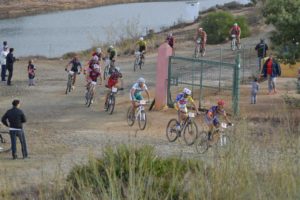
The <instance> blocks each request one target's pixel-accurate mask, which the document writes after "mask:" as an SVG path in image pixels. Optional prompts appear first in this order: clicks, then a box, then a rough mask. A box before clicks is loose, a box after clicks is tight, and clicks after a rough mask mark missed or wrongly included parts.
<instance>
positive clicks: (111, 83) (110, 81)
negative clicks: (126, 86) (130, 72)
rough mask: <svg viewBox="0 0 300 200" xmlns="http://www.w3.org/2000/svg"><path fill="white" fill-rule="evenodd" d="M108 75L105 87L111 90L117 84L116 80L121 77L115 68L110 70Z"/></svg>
mask: <svg viewBox="0 0 300 200" xmlns="http://www.w3.org/2000/svg"><path fill="white" fill-rule="evenodd" d="M108 74H109V76H110V77H109V79H108V82H107V86H108V88H112V87H113V86H115V85H116V84H117V83H118V79H119V78H121V77H122V74H121V73H120V72H119V71H118V70H117V69H116V68H110V69H109V71H108Z"/></svg>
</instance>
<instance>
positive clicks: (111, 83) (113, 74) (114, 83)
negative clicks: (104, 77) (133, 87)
mask: <svg viewBox="0 0 300 200" xmlns="http://www.w3.org/2000/svg"><path fill="white" fill-rule="evenodd" d="M108 75H109V78H108V82H107V85H106V86H105V87H107V88H109V92H108V93H107V94H106V97H105V105H104V107H105V108H106V107H107V105H106V103H107V98H108V96H109V95H110V90H111V88H112V87H116V88H118V89H119V90H123V88H122V87H120V85H119V78H122V73H121V72H120V68H119V67H116V66H115V61H114V60H112V63H111V65H110V68H109V71H108Z"/></svg>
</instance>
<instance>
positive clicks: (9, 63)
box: [6, 48, 16, 85]
mask: <svg viewBox="0 0 300 200" xmlns="http://www.w3.org/2000/svg"><path fill="white" fill-rule="evenodd" d="M13 52H14V48H10V49H9V53H8V54H7V56H6V69H7V70H8V78H7V85H11V78H12V76H13V70H14V62H15V61H16V58H15V57H14V55H13Z"/></svg>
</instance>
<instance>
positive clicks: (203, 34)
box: [194, 27, 207, 49]
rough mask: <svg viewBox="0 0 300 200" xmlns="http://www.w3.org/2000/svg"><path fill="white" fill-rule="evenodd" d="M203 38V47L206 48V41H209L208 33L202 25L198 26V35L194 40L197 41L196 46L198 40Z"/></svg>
mask: <svg viewBox="0 0 300 200" xmlns="http://www.w3.org/2000/svg"><path fill="white" fill-rule="evenodd" d="M199 38H200V39H201V48H202V49H205V47H206V41H207V34H206V32H205V31H204V30H203V28H202V27H200V28H198V29H197V31H196V35H195V37H194V41H195V48H197V45H198V44H197V40H198V39H199Z"/></svg>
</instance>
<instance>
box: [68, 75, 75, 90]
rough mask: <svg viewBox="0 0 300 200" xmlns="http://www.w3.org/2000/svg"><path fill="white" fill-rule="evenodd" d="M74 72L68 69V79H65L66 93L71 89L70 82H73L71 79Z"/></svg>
mask: <svg viewBox="0 0 300 200" xmlns="http://www.w3.org/2000/svg"><path fill="white" fill-rule="evenodd" d="M74 74H75V72H73V71H68V81H67V89H66V94H68V92H71V90H72V83H73V79H74Z"/></svg>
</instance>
